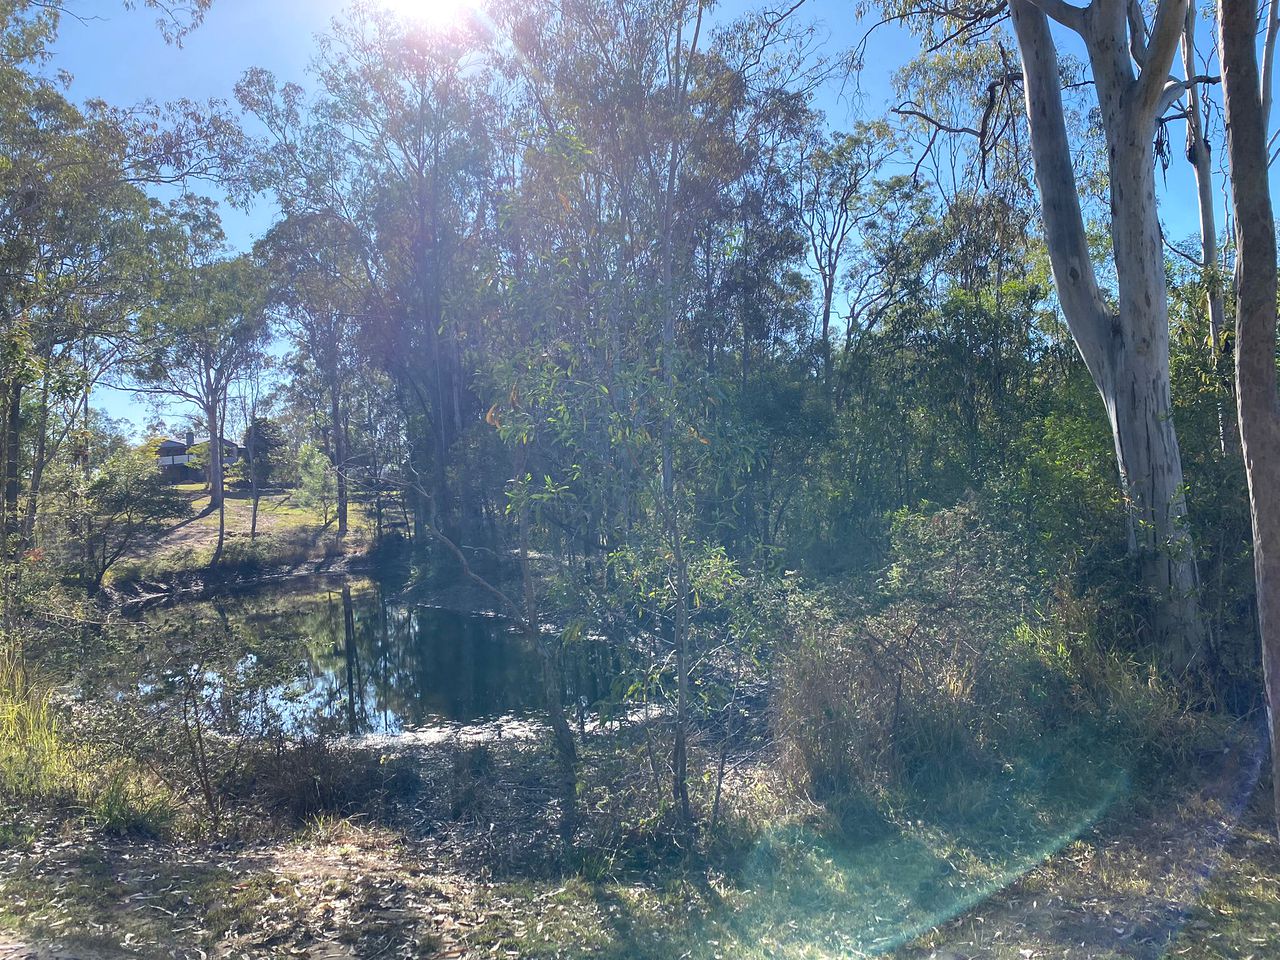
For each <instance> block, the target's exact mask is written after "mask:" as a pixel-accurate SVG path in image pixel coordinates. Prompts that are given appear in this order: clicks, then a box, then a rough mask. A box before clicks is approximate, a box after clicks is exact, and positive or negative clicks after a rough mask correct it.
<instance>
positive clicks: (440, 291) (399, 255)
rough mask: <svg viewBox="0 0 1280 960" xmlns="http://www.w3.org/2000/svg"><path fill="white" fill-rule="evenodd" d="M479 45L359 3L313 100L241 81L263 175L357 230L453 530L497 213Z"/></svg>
mask: <svg viewBox="0 0 1280 960" xmlns="http://www.w3.org/2000/svg"><path fill="white" fill-rule="evenodd" d="M475 60H476V52H475V38H474V37H473V36H472V35H470V34H468V33H466V32H465V31H462V32H449V31H432V30H429V29H427V28H425V27H423V28H413V27H411V26H410V25H409V24H407V23H406V22H405V21H403V20H401V19H398V18H396V17H395V16H394V15H393V14H392V13H390V12H389V11H387V10H385V9H382V8H381V7H380V6H379V5H377V4H374V3H357V4H356V5H355V6H354V7H353V8H352V9H351V11H350V12H349V14H348V16H347V17H346V19H345V20H344V21H342V22H341V23H335V25H334V29H333V32H332V34H331V35H329V36H327V37H324V38H322V39H321V42H320V51H319V54H318V56H317V58H316V61H315V63H314V65H313V69H312V74H313V77H314V80H315V83H316V87H317V90H316V92H315V94H314V96H313V97H312V98H311V99H310V100H308V98H307V96H306V95H305V94H304V92H303V91H302V89H301V88H300V87H298V86H296V85H294V84H284V85H280V84H278V83H277V82H276V80H275V78H274V77H272V76H271V75H270V74H268V73H267V72H265V71H262V70H253V71H250V72H249V73H248V74H246V76H245V77H244V78H243V79H242V80H241V82H240V83H239V84H238V85H237V97H238V98H239V100H240V102H241V104H242V105H243V106H244V107H245V109H246V110H248V111H249V112H250V113H252V114H253V115H255V116H256V117H257V118H258V119H259V120H260V121H261V122H262V124H263V125H264V127H265V128H266V131H267V134H266V136H265V137H264V138H263V139H262V140H261V141H260V143H259V144H258V149H257V150H256V151H255V152H254V154H253V155H252V157H251V163H250V165H249V166H250V169H249V171H248V183H249V184H250V186H251V187H252V188H253V189H256V190H261V191H269V192H270V193H271V194H272V195H273V196H274V197H275V198H276V200H277V202H278V203H279V204H280V207H281V209H282V211H283V212H284V214H285V216H286V217H291V218H317V219H319V220H320V221H322V222H326V223H332V222H337V223H339V224H341V227H342V229H343V230H344V231H345V234H346V237H347V250H348V251H349V256H350V257H351V258H352V260H353V262H354V264H355V265H356V267H357V268H358V270H359V271H360V272H361V273H362V274H363V278H364V281H365V289H366V296H367V301H368V304H369V309H368V311H367V313H366V318H365V319H366V322H365V323H364V324H363V334H364V336H365V340H366V342H367V344H368V345H369V352H370V355H371V356H372V357H373V359H375V360H376V362H377V363H378V364H380V365H382V366H383V367H384V368H385V369H386V370H387V371H388V372H389V373H390V374H391V375H392V376H393V377H394V378H395V379H396V380H397V381H398V383H399V384H400V385H401V387H402V391H403V394H404V397H405V399H406V402H407V403H408V405H409V406H408V409H407V411H406V412H407V414H408V424H409V429H410V431H411V432H412V433H413V434H414V440H415V442H414V443H413V445H412V448H413V450H414V452H415V456H414V458H413V463H412V467H413V470H414V472H415V473H416V474H418V475H419V476H420V477H421V478H422V480H423V482H421V483H414V484H412V485H411V486H410V487H409V488H408V489H409V493H410V495H411V496H412V497H413V499H414V501H415V505H416V507H417V509H419V510H420V511H422V514H423V519H429V520H430V521H431V523H432V525H433V526H435V527H437V528H440V529H442V530H444V531H445V532H446V533H449V534H451V535H453V536H454V537H456V536H457V535H458V532H459V524H460V522H461V518H460V512H461V510H462V507H463V506H464V502H463V501H464V498H461V497H460V495H459V490H458V489H457V483H456V480H451V478H450V477H451V473H450V468H451V466H452V465H453V458H454V455H455V446H456V445H457V443H458V442H459V440H460V439H461V438H462V436H463V434H464V431H465V425H466V424H468V423H472V422H474V421H475V419H476V415H477V414H478V412H479V410H478V403H477V401H476V399H475V397H474V395H473V393H472V390H471V387H470V382H469V377H468V376H467V374H466V369H465V368H466V363H465V354H466V351H467V349H468V345H469V344H470V343H471V342H472V340H473V339H474V329H475V326H476V325H477V324H478V323H479V313H480V311H481V310H482V308H483V298H482V297H478V296H477V294H478V293H479V292H481V291H482V290H483V286H484V278H485V276H486V273H485V271H484V269H483V268H484V265H485V262H486V258H487V257H488V251H487V247H486V244H485V243H484V240H485V232H486V228H487V224H488V223H489V222H490V221H491V220H492V219H493V217H494V209H493V202H492V196H493V186H494V183H493V178H492V176H491V174H490V171H491V168H492V155H493V152H494V143H493V132H494V128H495V126H496V121H495V114H494V111H495V107H494V100H493V94H492V91H491V90H490V86H491V85H492V83H493V82H494V77H493V76H492V74H491V73H490V72H488V71H485V70H483V69H480V68H479V66H478V65H477V64H476V62H475ZM423 492H425V493H426V496H425V497H424V496H422V495H421V493H423Z"/></svg>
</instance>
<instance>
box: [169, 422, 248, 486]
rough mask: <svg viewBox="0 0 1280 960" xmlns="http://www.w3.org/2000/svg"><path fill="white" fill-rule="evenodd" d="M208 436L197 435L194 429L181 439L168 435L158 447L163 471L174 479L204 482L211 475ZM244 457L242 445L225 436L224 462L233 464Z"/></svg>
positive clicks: (171, 479) (170, 479) (223, 442)
mask: <svg viewBox="0 0 1280 960" xmlns="http://www.w3.org/2000/svg"><path fill="white" fill-rule="evenodd" d="M209 442H210V440H209V438H208V437H199V438H198V437H196V435H195V433H194V432H192V431H191V430H188V431H187V434H186V436H185V437H184V438H183V439H181V440H176V439H174V438H173V437H165V438H164V439H163V440H161V441H160V444H159V446H157V447H156V462H157V463H158V464H159V466H160V474H161V475H162V476H163V477H164V478H165V479H166V480H168V481H169V482H170V483H200V482H202V481H204V480H207V479H208V474H207V471H208V467H209V456H208V449H209V447H208V445H209ZM239 457H240V447H239V445H238V444H236V443H233V442H232V441H230V440H228V439H226V438H225V437H224V438H223V439H222V462H223V463H225V464H231V463H233V462H234V461H236V460H237V459H239Z"/></svg>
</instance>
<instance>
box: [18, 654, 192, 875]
mask: <svg viewBox="0 0 1280 960" xmlns="http://www.w3.org/2000/svg"><path fill="white" fill-rule="evenodd" d="M0 802H7V803H8V804H13V805H16V806H15V809H16V810H18V811H21V810H23V809H35V810H49V809H53V808H63V809H65V810H68V811H74V812H75V813H76V814H78V815H79V816H80V817H82V818H83V819H84V820H85V821H87V822H89V823H92V824H94V825H96V826H97V827H98V828H100V829H103V830H105V831H108V832H111V833H117V834H126V833H135V834H143V835H152V836H154V835H157V834H159V833H162V832H163V831H165V830H166V829H167V827H168V826H169V825H170V824H171V823H172V822H173V820H174V819H175V817H176V808H175V806H174V804H173V802H172V801H171V799H170V797H169V796H168V793H167V791H165V790H164V789H163V788H161V787H160V785H159V784H157V783H155V782H154V781H152V780H150V779H149V778H144V777H142V776H141V775H140V774H139V773H138V772H137V771H136V770H133V769H132V768H130V767H129V765H128V764H126V763H124V762H113V761H109V760H106V759H104V758H103V757H101V756H99V755H98V754H96V753H95V752H94V751H93V750H91V749H90V748H88V747H86V746H84V745H81V744H76V743H74V742H72V741H71V740H70V739H69V738H68V737H67V736H65V735H64V733H63V730H62V728H61V723H60V718H59V712H58V710H57V709H56V707H55V703H54V691H53V690H52V689H51V688H50V687H48V686H47V685H45V684H42V683H41V682H40V681H39V680H38V679H37V678H33V677H30V676H29V675H28V673H27V671H26V669H25V667H24V665H23V663H22V660H21V658H20V657H19V656H18V655H17V654H16V653H14V652H13V651H4V652H0ZM32 830H33V828H31V827H30V825H29V824H26V823H24V822H23V820H22V818H21V816H20V815H19V816H17V817H14V818H13V821H12V822H9V823H0V849H2V848H4V847H6V846H11V845H12V846H22V845H24V844H25V843H27V842H29V841H30V840H31V838H32V836H33V832H32Z"/></svg>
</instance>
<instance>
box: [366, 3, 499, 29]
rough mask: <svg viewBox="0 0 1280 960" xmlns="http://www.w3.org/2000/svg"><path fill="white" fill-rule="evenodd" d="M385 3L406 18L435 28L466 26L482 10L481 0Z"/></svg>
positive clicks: (398, 14)
mask: <svg viewBox="0 0 1280 960" xmlns="http://www.w3.org/2000/svg"><path fill="white" fill-rule="evenodd" d="M384 3H385V4H386V7H387V9H389V10H391V11H392V12H393V13H395V14H396V15H397V16H399V17H401V18H403V19H404V20H407V21H409V22H411V23H418V24H422V25H423V26H425V27H428V28H430V29H434V30H449V29H452V28H455V27H463V26H466V25H467V24H469V23H471V22H472V21H473V20H474V19H475V17H476V15H477V14H478V13H479V12H480V0H384Z"/></svg>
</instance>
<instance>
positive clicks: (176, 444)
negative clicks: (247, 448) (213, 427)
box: [160, 437, 239, 450]
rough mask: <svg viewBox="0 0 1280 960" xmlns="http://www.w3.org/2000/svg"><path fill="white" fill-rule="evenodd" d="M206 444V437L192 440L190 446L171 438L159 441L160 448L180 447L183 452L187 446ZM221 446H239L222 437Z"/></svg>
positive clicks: (207, 440)
mask: <svg viewBox="0 0 1280 960" xmlns="http://www.w3.org/2000/svg"><path fill="white" fill-rule="evenodd" d="M208 442H209V438H208V437H196V438H195V439H194V440H192V441H191V443H190V444H188V443H187V441H185V440H175V439H174V438H173V437H165V438H164V439H163V440H161V441H160V446H162V447H182V448H183V449H184V450H185V449H186V448H187V447H189V446H191V447H198V446H199V445H200V444H202V443H208ZM222 445H223V446H224V447H238V446H239V444H238V443H236V442H235V441H234V440H228V439H227V438H226V437H223V438H222Z"/></svg>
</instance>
